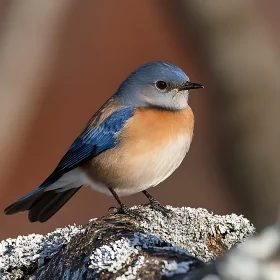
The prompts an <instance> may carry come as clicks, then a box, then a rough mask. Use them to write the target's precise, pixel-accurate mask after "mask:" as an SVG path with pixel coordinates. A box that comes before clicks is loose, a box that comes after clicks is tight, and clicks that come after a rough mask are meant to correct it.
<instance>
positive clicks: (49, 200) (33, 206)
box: [4, 186, 81, 223]
mask: <svg viewBox="0 0 280 280" xmlns="http://www.w3.org/2000/svg"><path fill="white" fill-rule="evenodd" d="M80 188H81V187H78V188H73V189H68V190H65V191H62V192H57V191H56V190H50V191H46V189H45V186H44V187H42V186H41V187H39V188H38V189H36V190H34V191H33V192H31V193H29V194H27V195H26V196H24V197H22V198H20V199H19V200H18V201H16V202H15V203H13V204H11V205H10V206H8V207H7V208H6V209H5V210H4V211H5V214H6V215H12V214H15V213H18V212H22V211H26V210H28V211H29V213H28V219H29V221H30V222H41V223H43V222H46V221H47V220H48V219H50V218H51V217H52V216H53V215H54V214H55V213H56V212H57V211H58V210H59V209H60V208H61V207H62V206H63V205H64V204H65V203H66V202H67V201H68V200H69V199H70V198H71V197H72V196H73V195H74V194H75V193H76V192H77V191H78V190H79V189H80Z"/></svg>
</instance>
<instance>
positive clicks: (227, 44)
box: [0, 0, 280, 239]
mask: <svg viewBox="0 0 280 280" xmlns="http://www.w3.org/2000/svg"><path fill="white" fill-rule="evenodd" d="M266 3H267V2H266V1H264V0H258V1H254V2H251V1H241V0H240V1H222V0H213V1H204V0H193V1H167V0H166V1H159V0H145V1H144V0H143V1H129V0H120V1H113V0H111V1H110V0H105V1H104V0H102V1H101V0H100V1H78V0H61V1H56V0H50V1H47V2H44V3H42V2H41V1H40V2H39V1H36V0H34V1H32V0H30V1H24V3H23V1H22V2H21V1H15V0H10V1H3V0H2V1H1V2H0V10H1V13H0V127H1V130H0V144H1V145H0V189H1V195H0V206H1V209H3V210H4V208H5V207H6V206H8V205H9V204H10V203H12V202H14V201H15V200H16V199H18V198H19V197H21V196H23V195H25V194H26V193H27V192H30V191H31V190H33V189H34V188H36V187H37V186H39V185H40V183H41V182H42V181H43V180H44V179H45V178H46V176H48V175H49V173H50V172H52V170H53V169H54V168H55V166H56V164H57V163H58V161H59V159H60V158H61V157H62V156H63V154H64V153H65V152H66V150H67V148H68V147H69V146H70V144H71V143H72V141H73V140H74V138H75V137H76V136H77V134H78V133H79V132H80V131H81V129H82V128H83V126H84V124H85V122H86V121H87V120H88V118H89V117H90V116H91V115H92V114H93V113H94V112H95V111H96V110H97V109H98V108H99V107H100V106H101V105H102V104H103V103H104V102H105V101H106V99H107V98H108V97H109V96H110V95H112V94H113V93H114V91H115V90H116V89H117V87H118V86H119V84H120V83H121V82H122V80H123V79H124V78H125V77H126V76H127V75H128V74H129V73H130V72H131V71H132V70H134V69H135V68H137V67H138V66H140V65H141V64H143V63H146V62H148V61H153V60H166V61H169V62H172V63H175V64H177V65H178V66H179V67H181V68H182V69H183V70H185V71H186V72H187V74H188V75H189V76H190V78H191V80H192V81H194V82H198V83H201V84H203V85H204V86H205V89H204V90H200V91H197V92H194V93H193V94H191V98H190V105H191V107H192V108H193V111H194V114H195V119H196V123H195V137H194V140H193V143H192V147H191V150H190V152H189V154H188V156H187V157H186V159H185V160H184V162H183V164H182V166H181V167H180V168H179V169H178V170H177V171H176V172H175V174H173V175H172V176H171V177H170V178H169V179H168V180H166V181H165V182H164V183H162V184H161V185H160V186H158V187H157V188H154V189H152V190H151V193H152V194H153V195H154V196H155V198H157V199H158V200H159V201H160V202H162V203H163V204H171V205H173V206H191V207H205V208H207V209H208V210H210V211H214V212H215V213H217V214H226V213H232V212H236V213H237V214H244V215H245V216H246V217H248V218H249V219H250V220H251V221H252V222H253V223H255V224H256V225H257V226H258V227H259V228H261V227H263V226H264V225H266V224H267V223H269V222H270V221H272V220H273V219H274V218H275V217H276V214H277V211H278V202H279V193H280V192H279V186H280V185H279V181H280V168H279V167H280V166H279V158H280V157H279V156H280V155H279V149H278V142H279V139H280V128H279V121H280V112H279V108H278V107H279V104H280V103H279V101H280V98H279V74H280V71H279V70H280V64H279V35H280V30H279V26H280V25H279V24H280V19H279V16H278V13H277V12H276V11H279V8H280V4H279V2H277V1H270V4H269V5H267V4H266ZM124 201H125V202H126V203H127V204H128V205H133V204H140V203H145V202H146V200H145V198H144V197H143V195H134V196H131V197H126V198H125V199H124ZM115 205H116V202H115V201H114V199H112V198H111V197H107V196H105V195H102V194H99V193H97V192H95V191H91V190H90V189H88V188H84V189H82V190H81V191H79V192H78V193H77V194H76V195H75V196H74V197H73V198H72V199H71V200H70V201H69V202H68V203H67V204H66V205H65V206H64V207H63V208H62V209H61V210H60V211H59V212H58V213H57V214H56V215H55V216H54V217H53V218H51V219H50V220H49V221H48V222H46V223H44V224H37V223H36V224H31V223H29V222H28V220H27V215H26V213H22V214H18V215H14V216H4V215H3V212H2V214H0V224H1V230H0V238H1V239H2V238H6V237H16V236H17V235H19V234H21V235H22V234H28V233H32V232H36V233H46V232H48V231H52V230H53V229H55V228H56V227H63V226H65V225H67V224H71V223H76V224H84V223H87V221H88V220H89V219H90V218H93V217H98V216H101V215H105V214H106V213H107V211H108V208H109V207H110V206H115Z"/></svg>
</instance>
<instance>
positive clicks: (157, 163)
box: [5, 61, 203, 222]
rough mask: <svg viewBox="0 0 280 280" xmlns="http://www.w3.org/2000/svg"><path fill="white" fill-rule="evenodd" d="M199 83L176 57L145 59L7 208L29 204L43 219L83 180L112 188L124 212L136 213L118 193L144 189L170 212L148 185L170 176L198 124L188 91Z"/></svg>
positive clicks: (85, 183) (38, 218)
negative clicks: (35, 183)
mask: <svg viewBox="0 0 280 280" xmlns="http://www.w3.org/2000/svg"><path fill="white" fill-rule="evenodd" d="M199 88H203V86H202V85H200V84H197V83H192V82H190V79H189V77H188V76H187V75H186V74H185V73H184V72H183V70H181V69H180V68H179V67H177V66H176V65H174V64H171V63H168V62H164V61H155V62H150V63H147V64H144V65H143V66H141V67H140V68H138V69H137V70H135V71H134V72H132V73H131V74H130V75H129V76H128V77H127V78H126V80H125V81H124V82H123V83H122V84H121V85H120V87H119V89H118V90H117V92H116V93H115V94H114V95H113V96H112V97H111V98H110V99H108V100H107V102H106V103H105V104H104V105H103V106H102V107H101V108H100V109H99V110H98V111H97V112H96V113H95V114H94V115H93V117H92V118H91V119H90V120H89V121H88V123H87V124H86V126H85V128H84V130H83V131H82V132H81V134H80V135H79V136H78V137H77V138H76V139H75V141H74V142H73V144H72V145H71V146H70V148H69V149H68V151H67V152H66V154H65V155H64V156H63V157H62V159H61V161H60V162H59V163H58V165H57V167H56V169H55V170H54V171H53V172H52V173H51V175H50V176H49V177H48V178H47V179H46V180H45V181H44V182H43V183H42V184H41V185H40V186H39V187H38V188H37V189H35V190H34V191H32V192H30V193H29V194H27V195H26V196H24V197H22V198H20V199H19V200H17V201H16V202H15V203H13V204H11V205H10V206H8V207H7V208H6V209H5V214H7V215H11V214H15V213H18V212H22V211H26V210H28V211H29V213H28V219H29V221H30V222H37V221H39V222H45V221H47V220H48V219H50V218H51V217H52V216H53V215H54V214H55V213H56V212H57V211H58V210H59V209H60V208H61V207H62V206H63V205H64V204H65V203H66V202H67V201H68V200H69V199H70V198H71V197H72V196H73V195H74V194H75V193H76V192H77V191H78V190H79V189H80V188H81V187H82V186H91V187H92V188H93V189H96V190H98V191H101V192H103V193H105V194H108V195H112V196H113V197H114V198H115V199H116V200H117V202H118V203H119V205H120V208H119V210H120V212H122V213H125V214H128V215H131V216H133V217H135V216H137V215H136V213H135V212H133V211H132V210H131V209H129V208H128V207H127V206H126V205H125V204H124V203H123V202H122V201H121V200H120V198H119V197H120V196H127V195H131V194H135V193H138V192H143V194H144V195H145V196H146V197H147V198H148V199H149V204H150V205H151V207H152V208H155V209H157V210H159V211H161V212H163V213H164V214H166V213H167V212H168V210H167V209H166V208H165V207H164V206H162V205H161V204H160V203H159V202H158V201H157V200H155V199H154V198H153V197H152V196H151V195H150V194H149V193H148V192H147V189H148V188H150V187H154V186H157V185H158V184H159V183H161V182H162V181H164V180H165V179H166V178H167V177H169V176H170V175H171V174H172V173H173V172H174V171H175V170H176V169H177V168H178V167H179V165H180V164H181V162H182V161H183V159H184V157H185V155H186V153H187V152H188V150H189V148H190V144H191V141H192V136H193V127H194V116H193V112H192V110H191V108H190V107H189V105H188V97H189V90H191V89H199Z"/></svg>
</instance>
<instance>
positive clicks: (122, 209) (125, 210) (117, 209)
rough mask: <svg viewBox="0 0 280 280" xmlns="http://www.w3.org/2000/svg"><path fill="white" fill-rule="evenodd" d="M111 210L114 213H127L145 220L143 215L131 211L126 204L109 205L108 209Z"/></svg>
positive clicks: (137, 218)
mask: <svg viewBox="0 0 280 280" xmlns="http://www.w3.org/2000/svg"><path fill="white" fill-rule="evenodd" d="M110 210H113V212H114V213H116V214H125V215H128V216H130V217H132V218H134V219H136V220H142V221H143V220H147V219H146V218H145V217H144V216H142V215H141V214H140V213H138V212H136V211H133V210H131V209H129V208H128V207H127V206H126V205H124V204H123V205H121V207H110V208H109V211H110Z"/></svg>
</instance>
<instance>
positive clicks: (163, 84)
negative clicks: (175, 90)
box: [156, 81, 167, 90]
mask: <svg viewBox="0 0 280 280" xmlns="http://www.w3.org/2000/svg"><path fill="white" fill-rule="evenodd" d="M156 88H157V89H159V90H165V89H167V83H166V82H164V81H157V82H156Z"/></svg>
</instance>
